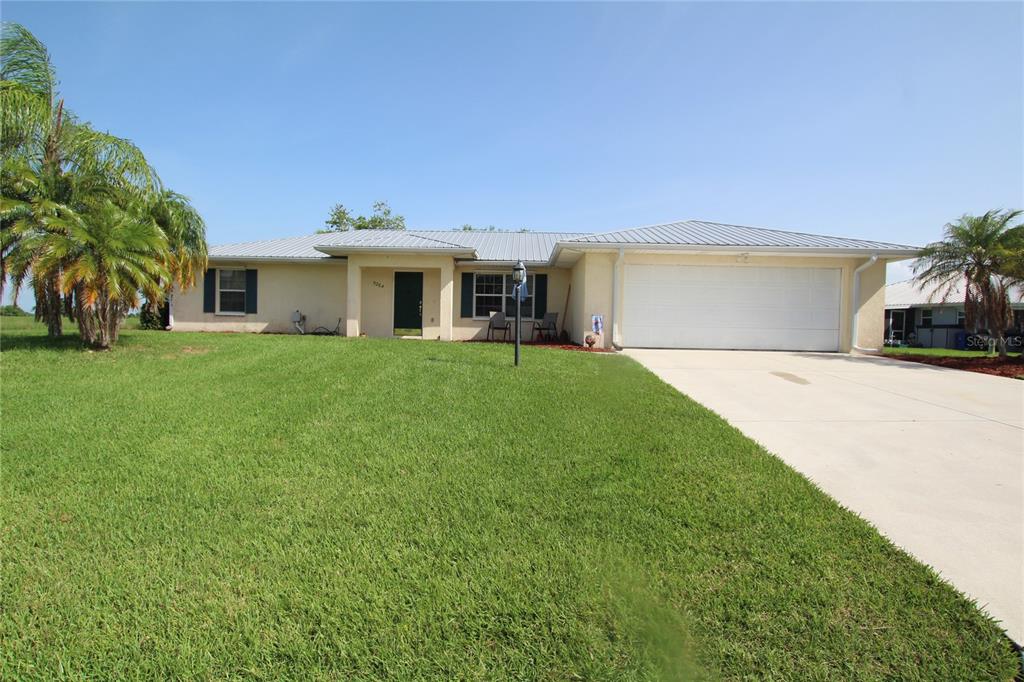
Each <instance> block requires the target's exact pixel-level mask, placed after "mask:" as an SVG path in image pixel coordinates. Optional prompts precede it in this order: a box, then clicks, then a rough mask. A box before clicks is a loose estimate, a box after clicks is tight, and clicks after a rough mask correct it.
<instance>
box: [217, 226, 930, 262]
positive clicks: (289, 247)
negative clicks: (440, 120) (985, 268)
mask: <svg viewBox="0 0 1024 682" xmlns="http://www.w3.org/2000/svg"><path fill="white" fill-rule="evenodd" d="M588 245H589V246H591V247H596V248H601V247H608V246H625V247H634V248H635V247H641V248H642V247H644V246H648V247H651V248H673V247H679V248H686V247H692V248H695V249H714V248H715V247H722V248H726V249H736V248H752V249H773V248H774V249H780V250H786V251H796V252H799V251H804V250H806V251H807V252H816V251H818V252H822V251H823V252H828V251H865V252H866V251H888V252H890V253H893V255H901V256H910V255H913V253H914V252H916V250H917V249H916V247H913V246H905V245H902V244H890V243H887V242H876V241H867V240H863V239H846V238H843V237H828V236H824V235H816V234H807V233H803V232H787V231H785V230H769V229H765V228H760V227H742V226H739V225H725V224H722V223H710V222H706V221H700V220H685V221H680V222H674V223H664V224H662V225H650V226H647V227H637V228H632V229H627V230H618V231H614V232H603V233H599V234H581V233H579V232H497V231H495V232H476V231H465V230H352V231H349V232H328V233H322V234H314V235H308V236H305V237H291V238H285V239H267V240H263V241H254V242H242V243H237V244H222V245H219V246H213V247H211V248H210V257H211V258H213V259H239V260H246V259H248V260H260V259H266V260H278V259H281V260H324V259H328V258H331V257H332V255H344V254H345V252H346V249H351V250H352V251H353V252H358V251H360V250H363V251H365V250H392V249H393V250H395V251H424V252H428V253H429V252H439V251H447V252H452V253H456V252H459V253H460V254H461V255H465V256H467V257H471V258H475V259H476V260H479V261H484V262H487V261H490V262H514V261H516V260H519V259H522V260H523V261H524V262H526V263H532V264H538V263H544V264H547V263H550V262H552V259H553V254H555V252H556V251H557V250H559V249H561V248H563V247H564V248H570V249H574V250H580V249H583V248H586V247H587V246H588ZM321 249H322V250H321ZM324 251H329V252H330V253H325V252H324Z"/></svg>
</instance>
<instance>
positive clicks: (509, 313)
mask: <svg viewBox="0 0 1024 682" xmlns="http://www.w3.org/2000/svg"><path fill="white" fill-rule="evenodd" d="M477 275H501V276H502V278H503V279H502V280H501V312H503V313H505V317H515V314H516V311H515V308H514V307H513V308H512V310H506V309H505V304H506V303H507V301H508V299H509V298H511V296H512V295H511V294H506V293H505V283H506V281H505V279H504V278H508V279H509V280H511V279H512V273H510V272H498V271H494V270H481V271H480V272H474V273H473V319H474V320H489V319H490V316H489V315H488V316H481V315H477V314H476V298H477V295H478V294H477V293H476V278H477ZM536 286H537V275H536V274H535V273H532V272H527V273H526V300H528V301H530V302H531V303H533V305H531V306H530V310H531V311H534V310H535V306H536V303H537V299H536V298H535V294H536V291H535V288H536ZM479 295H480V296H482V297H484V298H493V297H494V296H495V294H479ZM522 319H524V320H534V319H536V318H534V316H533V314H532V313H531V314H530V315H528V316H527V315H523V318H522Z"/></svg>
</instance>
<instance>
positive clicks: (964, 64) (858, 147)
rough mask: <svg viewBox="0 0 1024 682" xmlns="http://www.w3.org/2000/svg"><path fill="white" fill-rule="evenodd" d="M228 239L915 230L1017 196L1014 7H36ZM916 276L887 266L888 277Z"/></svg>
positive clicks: (102, 112) (59, 56) (1020, 197)
mask: <svg viewBox="0 0 1024 682" xmlns="http://www.w3.org/2000/svg"><path fill="white" fill-rule="evenodd" d="M3 17H4V19H5V20H8V21H17V22H20V23H23V24H25V25H26V26H27V27H28V28H29V29H30V30H32V31H33V32H34V33H35V34H36V35H37V36H38V37H39V38H41V39H42V40H43V41H44V42H45V43H46V44H47V46H48V47H49V48H50V51H51V53H52V56H53V60H54V63H55V65H56V68H57V71H58V75H59V77H60V79H61V82H62V91H63V94H64V96H65V97H66V100H67V103H68V106H69V107H70V108H71V109H72V110H74V111H75V112H76V113H78V115H79V116H81V117H82V118H84V119H86V120H89V121H91V122H92V123H93V124H95V125H96V126H98V127H100V128H104V129H109V130H110V131H111V132H114V133H115V134H118V135H123V136H126V137H130V138H132V139H133V140H134V141H135V142H137V143H138V144H139V145H140V146H141V147H142V149H143V150H144V151H145V152H146V154H147V156H148V157H149V159H150V160H151V162H152V163H153V164H154V165H155V166H156V168H157V170H158V172H159V173H160V175H161V177H162V178H163V179H164V181H165V182H166V184H167V185H168V186H169V187H171V188H173V189H175V190H177V191H179V192H182V193H183V194H186V195H188V196H190V197H191V198H192V199H193V201H194V203H195V205H196V206H197V207H198V208H199V209H200V210H201V211H202V213H203V215H204V217H205V218H206V221H207V224H208V232H209V239H210V241H211V243H223V242H230V241H244V240H249V239H263V238H270V237H277V236H288V235H299V234H308V233H311V232H313V231H315V230H316V229H317V228H319V227H320V226H321V225H322V224H323V220H324V218H325V217H326V215H327V212H328V210H329V208H330V206H331V205H332V204H334V203H335V202H342V203H344V204H345V205H347V206H349V207H350V208H352V209H353V210H355V211H358V212H366V211H369V209H370V206H371V204H372V202H373V201H375V200H377V199H386V200H388V201H389V202H390V204H391V206H392V208H393V209H394V210H395V211H396V212H398V213H401V214H403V215H405V216H406V219H407V223H408V224H409V226H410V227H416V228H433V229H439V228H455V227H458V226H460V225H462V224H463V223H472V224H474V225H478V226H487V225H495V226H497V227H500V228H507V229H519V228H523V227H526V228H530V229H534V230H580V231H599V230H611V229H616V228H622V227H629V226H636V225H643V224H649V223H656V222H664V221H669V220H673V219H681V218H702V219H707V220H715V221H721V222H732V223H739V224H747V225H755V226H765V227H778V228H783V229H793V230H801V231H809V232H820V233H825V234H838V235H843V236H854V237H865V238H875V239H883V240H888V241H896V242H904V243H912V244H920V243H925V242H927V241H930V240H933V239H936V238H938V237H939V236H940V232H941V228H942V225H943V224H944V223H945V222H946V221H948V220H950V219H952V218H955V217H957V216H958V215H960V214H962V213H965V212H972V213H976V212H983V211H985V210H987V209H989V208H994V207H1011V206H1012V207H1024V170H1022V164H1024V161H1022V160H1024V138H1022V129H1024V124H1022V122H1024V110H1022V102H1024V48H1022V42H1024V41H1022V35H1024V18H1022V5H1021V4H1019V3H1000V4H978V3H964V4H958V3H939V4H931V3H895V2H893V3H862V4H845V3H844V4H839V3H817V4H812V3H793V4H786V3H753V4H741V3H719V4H629V3H600V4H541V3H523V4H495V3H478V4H474V3H457V4H456V3H452V4H404V3H403V4H398V3H395V4H351V3H345V4H343V3H252V4H250V3H96V4H94V3H73V4H58V3H17V2H5V3H4V7H3ZM899 274H900V273H891V275H890V279H892V278H893V275H897V276H898V275H899Z"/></svg>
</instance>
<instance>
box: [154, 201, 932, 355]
mask: <svg viewBox="0 0 1024 682" xmlns="http://www.w3.org/2000/svg"><path fill="white" fill-rule="evenodd" d="M914 255H916V249H915V248H914V247H910V246H903V245H899V244H887V243H882V242H873V241H864V240H858V239H843V238H839V237H826V236H819V235H813V234H803V233H798V232H784V231H781V230H769V229H761V228H753V227H740V226H736V225H722V224H717V223H708V222H702V221H693V220H690V221H684V222H676V223H668V224H664V225H654V226H649V227H639V228H635V229H628V230H622V231H617V232H606V233H601V234H581V233H578V232H576V233H548V232H525V233H520V232H515V233H510V232H468V231H385V230H360V231H351V232H340V233H327V234H315V235H311V236H307V237H295V238H289V239H272V240H267V241H256V242H246V243H240V244H227V245H222V246H215V247H212V248H211V250H210V265H209V267H210V269H209V271H208V272H207V273H206V276H205V278H204V279H203V281H202V282H201V283H200V284H199V286H197V287H196V288H194V289H192V290H189V291H187V292H185V293H177V294H176V295H175V296H174V297H173V309H172V319H173V328H174V329H175V330H184V331H197V330H201V331H251V332H294V331H295V328H294V326H293V323H292V315H293V313H294V311H296V310H301V311H302V313H303V314H304V315H305V316H306V320H307V322H306V328H307V329H310V328H312V327H315V326H323V327H327V328H334V327H335V326H336V325H337V324H338V320H341V329H342V332H343V333H345V334H346V335H348V336H358V335H362V334H365V335H367V336H376V337H391V336H409V335H413V336H422V337H423V338H429V339H443V340H451V339H454V340H464V339H480V338H483V337H484V336H485V334H486V328H487V324H488V318H489V316H490V315H491V314H492V313H494V312H496V311H504V312H505V313H506V314H508V315H510V316H511V314H512V312H513V308H514V300H513V299H512V297H511V295H510V294H511V270H512V266H513V264H514V263H515V261H516V260H517V259H522V260H523V262H524V263H525V264H526V266H527V268H528V271H529V281H528V292H529V298H528V299H527V300H526V301H525V302H524V303H523V306H522V307H523V316H524V317H525V319H526V320H527V322H526V323H524V326H523V335H524V338H530V336H531V332H532V329H533V323H532V320H534V319H540V318H541V317H543V315H544V313H546V312H554V313H557V314H558V327H559V330H564V331H565V332H566V333H567V335H568V337H569V338H570V339H571V340H572V341H574V342H576V343H582V342H583V341H584V339H585V338H586V336H587V335H588V334H591V333H593V331H594V317H595V316H600V317H601V321H602V322H603V325H602V326H603V329H602V332H603V333H601V334H597V335H596V336H597V342H598V344H599V345H601V346H605V347H610V346H612V345H615V346H620V347H623V346H633V347H664V348H747V349H773V350H775V349H778V350H820V351H849V350H850V349H851V347H852V346H854V345H856V346H860V347H862V348H867V349H876V348H880V347H881V344H882V324H881V322H882V311H883V295H884V289H885V265H886V262H887V261H891V260H900V259H904V258H909V257H912V256H914Z"/></svg>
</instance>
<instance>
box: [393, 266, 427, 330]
mask: <svg viewBox="0 0 1024 682" xmlns="http://www.w3.org/2000/svg"><path fill="white" fill-rule="evenodd" d="M394 333H395V336H420V335H421V334H423V273H422V272H396V273H395V332H394Z"/></svg>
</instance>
